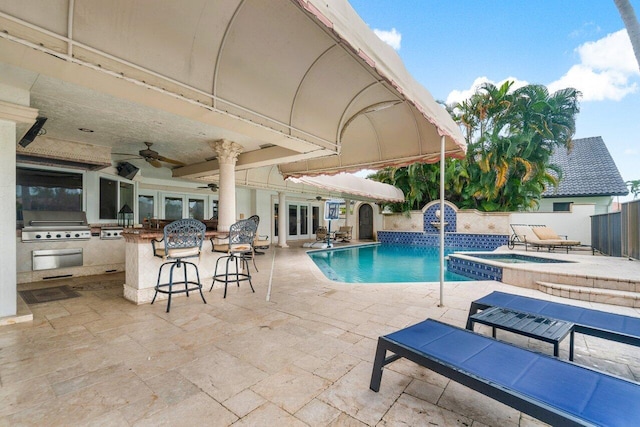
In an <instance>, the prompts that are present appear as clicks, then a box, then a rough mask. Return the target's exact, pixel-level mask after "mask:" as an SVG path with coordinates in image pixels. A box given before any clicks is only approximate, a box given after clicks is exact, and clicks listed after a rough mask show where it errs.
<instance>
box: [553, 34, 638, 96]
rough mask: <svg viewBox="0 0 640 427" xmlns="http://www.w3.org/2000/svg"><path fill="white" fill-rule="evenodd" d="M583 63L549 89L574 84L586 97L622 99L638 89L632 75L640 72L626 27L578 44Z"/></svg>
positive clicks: (577, 50)
mask: <svg viewBox="0 0 640 427" xmlns="http://www.w3.org/2000/svg"><path fill="white" fill-rule="evenodd" d="M576 52H578V55H579V56H580V63H579V64H576V65H574V66H572V67H571V68H570V69H569V71H567V73H566V74H565V75H564V76H562V77H561V78H560V79H558V80H556V81H554V82H552V83H550V84H549V85H548V88H549V91H550V92H554V91H556V90H558V89H564V88H567V87H573V88H576V89H578V90H579V91H580V92H582V95H583V96H582V100H583V101H602V100H614V101H619V100H621V99H622V98H624V97H625V96H626V95H628V94H630V93H635V92H636V91H637V90H638V84H637V83H635V82H631V81H630V79H631V78H632V77H635V76H637V75H639V74H640V71H639V70H638V63H637V62H636V59H635V56H634V55H633V49H632V47H631V42H630V41H629V37H628V36H627V30H624V29H623V30H620V31H617V32H615V33H612V34H609V35H607V36H605V37H603V38H601V39H599V40H596V41H593V42H587V43H585V44H582V45H580V46H578V48H576Z"/></svg>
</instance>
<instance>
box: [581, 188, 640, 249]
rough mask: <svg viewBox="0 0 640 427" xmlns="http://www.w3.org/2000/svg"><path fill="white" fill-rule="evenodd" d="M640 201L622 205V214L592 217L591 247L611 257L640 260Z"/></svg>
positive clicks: (614, 213) (613, 213)
mask: <svg viewBox="0 0 640 427" xmlns="http://www.w3.org/2000/svg"><path fill="white" fill-rule="evenodd" d="M639 213H640V200H634V201H633V202H627V203H623V204H622V210H621V211H620V212H612V213H608V214H601V215H593V216H592V217H591V246H592V247H593V248H594V249H596V250H598V251H600V252H602V253H603V254H606V255H610V256H624V257H629V258H633V259H640V215H639Z"/></svg>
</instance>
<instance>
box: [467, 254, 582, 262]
mask: <svg viewBox="0 0 640 427" xmlns="http://www.w3.org/2000/svg"><path fill="white" fill-rule="evenodd" d="M468 255H469V256H472V257H474V258H482V259H486V260H490V261H495V262H502V263H505V264H549V263H554V264H556V263H565V262H571V261H565V260H561V259H551V258H543V257H539V256H533V255H524V254H516V253H494V254H468Z"/></svg>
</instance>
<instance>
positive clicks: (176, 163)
mask: <svg viewBox="0 0 640 427" xmlns="http://www.w3.org/2000/svg"><path fill="white" fill-rule="evenodd" d="M156 159H158V160H160V161H161V162H165V163H171V164H172V165H178V166H185V165H186V163H183V162H181V161H179V160H174V159H169V158H168V157H164V156H157V157H156Z"/></svg>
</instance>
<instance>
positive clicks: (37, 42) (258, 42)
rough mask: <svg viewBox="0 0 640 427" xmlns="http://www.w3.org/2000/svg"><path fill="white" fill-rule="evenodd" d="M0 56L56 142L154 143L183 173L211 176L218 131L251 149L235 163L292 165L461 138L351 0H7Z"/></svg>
mask: <svg viewBox="0 0 640 427" xmlns="http://www.w3.org/2000/svg"><path fill="white" fill-rule="evenodd" d="M0 68H1V69H2V70H3V71H7V72H6V73H0V74H2V76H0V84H4V85H7V86H10V87H17V88H19V89H24V90H26V91H29V95H30V101H29V103H30V105H31V106H33V107H36V108H38V109H39V110H40V113H41V115H43V116H46V117H48V118H49V120H48V121H47V124H46V128H47V137H50V138H51V140H52V141H56V140H67V141H77V142H82V143H88V144H94V145H101V146H107V147H110V148H112V151H113V152H131V153H136V152H137V151H138V150H140V149H142V148H144V146H143V145H142V143H143V142H144V141H149V142H153V143H154V149H155V150H157V151H158V152H160V153H161V154H162V155H163V156H165V157H169V158H173V159H176V160H179V161H182V162H184V163H186V164H187V166H185V167H181V168H176V169H174V170H173V172H172V176H173V177H174V178H184V179H195V178H200V177H204V176H210V175H212V174H215V173H216V172H217V170H218V164H217V160H215V159H212V160H206V159H207V158H211V157H213V156H214V153H213V152H211V149H210V148H209V145H208V142H209V141H211V140H214V139H220V138H225V139H231V140H234V141H236V142H238V143H240V144H241V145H242V146H243V147H244V152H243V153H242V154H241V155H240V157H239V159H238V163H237V169H238V170H247V169H252V168H256V167H261V166H269V165H281V171H282V172H283V173H284V174H285V175H287V176H296V175H309V174H320V173H337V172H340V171H345V170H346V171H349V170H359V169H362V168H379V167H382V166H385V165H392V164H394V165H397V164H408V163H412V162H416V161H422V162H432V161H437V160H438V152H439V149H440V145H439V144H440V136H445V138H446V141H445V142H446V151H447V153H448V154H449V155H452V156H461V155H463V154H464V151H465V145H464V142H463V137H462V135H461V133H460V131H459V129H458V128H457V126H456V125H455V124H454V122H453V121H452V120H451V118H450V117H449V116H448V114H447V113H446V112H445V111H444V109H443V108H442V107H441V106H439V105H438V104H437V103H436V102H435V101H434V100H433V98H432V97H431V95H430V94H429V93H428V92H427V90H426V89H424V88H423V87H422V86H421V85H419V84H418V83H416V82H415V80H414V79H413V78H412V77H411V76H410V75H409V74H408V73H407V71H406V70H405V68H404V66H403V64H402V62H401V61H400V59H399V57H398V55H397V54H396V53H395V51H393V49H391V48H390V47H389V46H387V45H386V44H385V43H383V42H382V41H381V40H379V39H378V38H377V37H376V36H375V35H374V34H373V32H372V31H371V30H370V29H369V28H368V27H367V26H366V24H365V23H364V22H363V21H362V20H361V19H360V18H359V17H358V16H357V14H356V13H355V12H354V11H353V9H352V8H351V6H350V5H349V4H348V2H347V1H345V0H324V1H323V0H310V1H304V0H270V1H269V2H265V1H260V0H224V1H221V0H218V1H213V0H201V1H190V2H175V1H173V0H154V1H137V2H131V1H129V0H112V1H109V2H99V1H88V0H75V1H71V0H67V1H65V0H59V1H56V2H51V1H49V0H34V1H31V2H29V3H26V4H22V3H21V2H15V1H9V0H0ZM79 128H89V129H92V130H94V132H93V133H90V134H83V133H81V132H78V129H79ZM114 161H118V158H117V157H114ZM292 162H293V163H292ZM140 163H141V165H142V166H143V167H145V168H147V165H145V164H144V161H142V162H140ZM283 163H288V164H286V165H283ZM139 165H140V164H139ZM147 169H148V168H147Z"/></svg>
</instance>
